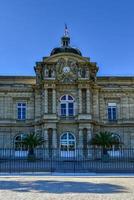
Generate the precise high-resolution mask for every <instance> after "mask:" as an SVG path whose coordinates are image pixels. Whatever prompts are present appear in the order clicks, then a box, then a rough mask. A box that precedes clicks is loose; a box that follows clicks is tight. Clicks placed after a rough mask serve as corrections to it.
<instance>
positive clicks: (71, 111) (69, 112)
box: [68, 103, 74, 116]
mask: <svg viewBox="0 0 134 200" xmlns="http://www.w3.org/2000/svg"><path fill="white" fill-rule="evenodd" d="M73 107H74V104H73V103H69V104H68V109H69V110H68V114H69V116H72V115H73V113H74V109H73Z"/></svg>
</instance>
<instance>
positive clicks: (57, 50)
mask: <svg viewBox="0 0 134 200" xmlns="http://www.w3.org/2000/svg"><path fill="white" fill-rule="evenodd" d="M57 53H74V54H77V55H79V56H82V53H81V52H80V50H79V49H76V48H72V47H57V48H54V49H53V50H52V51H51V54H50V55H51V56H52V55H55V54H57Z"/></svg>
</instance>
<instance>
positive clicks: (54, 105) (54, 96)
mask: <svg viewBox="0 0 134 200" xmlns="http://www.w3.org/2000/svg"><path fill="white" fill-rule="evenodd" d="M53 113H56V90H55V89H53Z"/></svg>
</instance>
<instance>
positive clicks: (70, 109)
mask: <svg viewBox="0 0 134 200" xmlns="http://www.w3.org/2000/svg"><path fill="white" fill-rule="evenodd" d="M64 97H65V99H64ZM69 97H71V99H69ZM74 102H75V101H74V98H73V97H72V96H71V95H69V94H66V95H63V96H62V97H61V98H60V116H61V117H73V116H74V115H75V109H74V108H75V104H74ZM62 105H64V107H65V108H63V109H65V111H62ZM62 113H65V114H62ZM71 113H72V114H71Z"/></svg>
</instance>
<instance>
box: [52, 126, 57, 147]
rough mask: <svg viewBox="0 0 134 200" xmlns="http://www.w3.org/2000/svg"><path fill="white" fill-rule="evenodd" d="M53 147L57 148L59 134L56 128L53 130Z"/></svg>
mask: <svg viewBox="0 0 134 200" xmlns="http://www.w3.org/2000/svg"><path fill="white" fill-rule="evenodd" d="M52 147H53V148H54V149H56V148H57V133H56V128H55V129H53V135H52Z"/></svg>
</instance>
